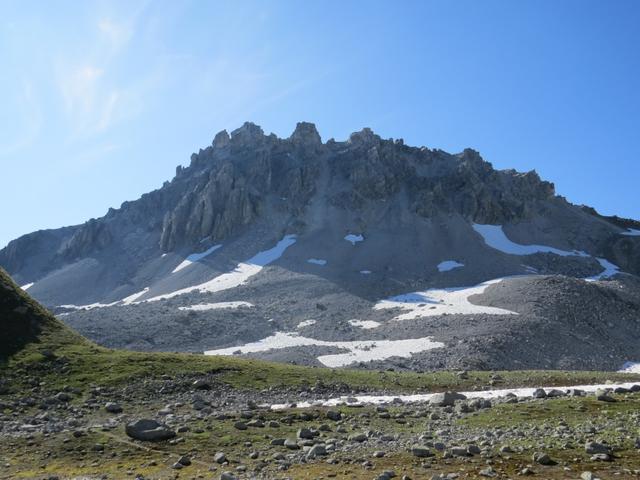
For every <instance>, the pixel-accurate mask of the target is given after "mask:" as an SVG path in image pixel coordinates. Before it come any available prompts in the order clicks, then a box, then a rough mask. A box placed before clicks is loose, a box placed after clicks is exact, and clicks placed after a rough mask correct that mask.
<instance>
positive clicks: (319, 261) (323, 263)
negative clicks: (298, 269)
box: [307, 258, 327, 266]
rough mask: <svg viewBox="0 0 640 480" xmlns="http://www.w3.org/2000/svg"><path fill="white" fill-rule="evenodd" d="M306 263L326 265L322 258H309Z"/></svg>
mask: <svg viewBox="0 0 640 480" xmlns="http://www.w3.org/2000/svg"><path fill="white" fill-rule="evenodd" d="M307 263H313V264H314V265H322V266H324V265H326V264H327V261H326V260H323V259H322V258H310V259H308V260H307Z"/></svg>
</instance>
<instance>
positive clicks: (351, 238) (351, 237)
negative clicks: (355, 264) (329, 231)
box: [344, 233, 364, 245]
mask: <svg viewBox="0 0 640 480" xmlns="http://www.w3.org/2000/svg"><path fill="white" fill-rule="evenodd" d="M344 239H345V240H346V241H347V242H351V245H355V244H356V243H358V242H362V241H364V237H363V236H362V235H355V234H353V233H350V234H348V235H346V236H345V237H344Z"/></svg>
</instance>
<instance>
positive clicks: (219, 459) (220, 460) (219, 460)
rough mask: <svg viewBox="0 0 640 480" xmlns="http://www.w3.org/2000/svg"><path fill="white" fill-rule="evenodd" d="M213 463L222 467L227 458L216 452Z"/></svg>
mask: <svg viewBox="0 0 640 480" xmlns="http://www.w3.org/2000/svg"><path fill="white" fill-rule="evenodd" d="M213 461H214V462H216V463H219V464H220V465H222V464H223V463H224V462H226V461H227V456H226V455H225V454H224V453H222V452H218V453H216V454H215V455H214V456H213Z"/></svg>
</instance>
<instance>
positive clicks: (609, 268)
mask: <svg viewBox="0 0 640 480" xmlns="http://www.w3.org/2000/svg"><path fill="white" fill-rule="evenodd" d="M596 260H597V261H598V263H599V264H600V266H601V267H602V268H604V270H603V271H602V272H600V273H599V274H597V275H594V276H593V277H588V278H585V280H586V281H587V282H595V281H597V280H602V279H603V278H610V277H613V276H614V275H616V274H618V273H620V267H618V266H617V265H614V264H613V263H611V262H610V261H609V260H606V259H604V258H596Z"/></svg>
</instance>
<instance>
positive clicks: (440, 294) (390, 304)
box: [373, 278, 518, 320]
mask: <svg viewBox="0 0 640 480" xmlns="http://www.w3.org/2000/svg"><path fill="white" fill-rule="evenodd" d="M502 280H503V279H502V278H496V279H494V280H489V281H487V282H483V283H481V284H480V285H476V286H473V287H459V288H445V289H429V290H425V291H424V292H413V293H407V294H404V295H398V296H396V297H391V298H388V299H386V300H382V301H380V302H378V303H376V304H375V305H374V307H373V308H374V309H375V310H382V309H387V308H399V309H401V310H407V312H406V313H403V314H401V315H398V316H397V317H395V318H394V320H411V319H414V318H421V317H433V316H436V315H444V314H447V315H456V314H458V315H472V314H476V313H486V314H490V315H518V313H517V312H512V311H511V310H505V309H503V308H497V307H486V306H483V305H475V304H473V303H471V302H469V297H470V296H471V295H478V294H481V293H483V292H484V291H485V290H486V288H487V287H488V286H489V285H493V284H494V283H499V282H501V281H502Z"/></svg>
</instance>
